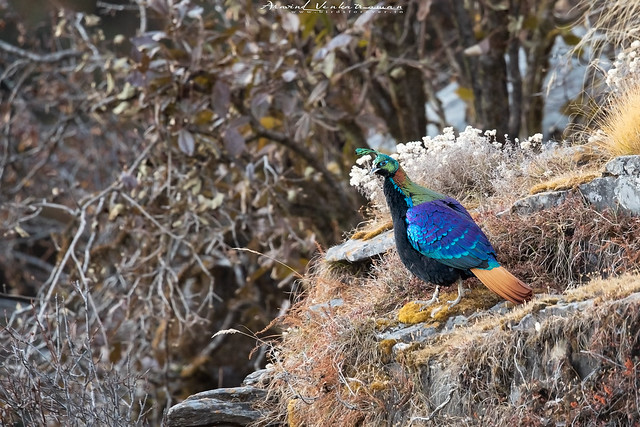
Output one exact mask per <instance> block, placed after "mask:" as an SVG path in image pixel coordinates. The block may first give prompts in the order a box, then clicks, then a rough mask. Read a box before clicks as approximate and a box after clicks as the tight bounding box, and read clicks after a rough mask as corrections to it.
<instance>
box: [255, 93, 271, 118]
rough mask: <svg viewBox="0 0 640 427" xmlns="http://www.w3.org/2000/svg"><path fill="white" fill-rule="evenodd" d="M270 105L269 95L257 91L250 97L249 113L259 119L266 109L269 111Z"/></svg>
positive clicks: (265, 112)
mask: <svg viewBox="0 0 640 427" xmlns="http://www.w3.org/2000/svg"><path fill="white" fill-rule="evenodd" d="M270 106H271V95H269V94H266V93H264V92H263V93H258V94H256V95H255V96H254V97H253V98H252V99H251V113H253V115H254V116H255V117H256V118H258V119H260V118H262V117H263V116H264V115H265V114H267V111H269V107H270Z"/></svg>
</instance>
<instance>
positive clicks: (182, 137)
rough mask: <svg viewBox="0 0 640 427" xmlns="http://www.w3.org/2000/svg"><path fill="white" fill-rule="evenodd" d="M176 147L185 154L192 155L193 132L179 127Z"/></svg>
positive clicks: (194, 148) (193, 150)
mask: <svg viewBox="0 0 640 427" xmlns="http://www.w3.org/2000/svg"><path fill="white" fill-rule="evenodd" d="M178 147H180V151H182V152H183V153H184V154H186V155H187V156H193V153H194V152H195V150H196V142H195V139H194V138H193V134H192V133H191V132H189V131H188V130H186V129H180V131H179V132H178Z"/></svg>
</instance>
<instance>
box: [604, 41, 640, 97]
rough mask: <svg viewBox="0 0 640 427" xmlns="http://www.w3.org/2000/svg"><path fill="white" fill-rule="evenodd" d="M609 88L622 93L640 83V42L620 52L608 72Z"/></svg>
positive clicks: (635, 42)
mask: <svg viewBox="0 0 640 427" xmlns="http://www.w3.org/2000/svg"><path fill="white" fill-rule="evenodd" d="M606 82H607V86H609V88H610V89H611V91H612V92H614V93H617V92H622V91H624V89H625V88H627V87H629V86H630V85H635V84H638V83H640V40H636V41H634V42H633V43H631V46H630V47H629V48H628V49H626V50H624V51H622V52H620V53H619V54H618V56H617V57H616V60H615V61H614V63H613V66H612V67H611V69H610V70H609V71H608V72H607V79H606Z"/></svg>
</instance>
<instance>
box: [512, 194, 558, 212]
mask: <svg viewBox="0 0 640 427" xmlns="http://www.w3.org/2000/svg"><path fill="white" fill-rule="evenodd" d="M568 194H569V190H563V191H545V192H544V193H538V194H533V195H531V196H527V197H525V198H522V199H520V200H516V202H515V203H514V204H513V206H512V207H511V212H513V213H517V214H521V215H527V214H531V213H534V212H537V211H541V210H543V209H549V208H553V207H555V206H558V205H560V204H561V203H562V202H564V201H565V200H566V198H567V195H568Z"/></svg>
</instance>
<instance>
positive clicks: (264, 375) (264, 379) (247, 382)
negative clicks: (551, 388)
mask: <svg viewBox="0 0 640 427" xmlns="http://www.w3.org/2000/svg"><path fill="white" fill-rule="evenodd" d="M272 373H273V367H271V368H269V365H267V367H266V368H264V369H258V370H257V371H255V372H252V373H250V374H249V375H247V376H246V377H245V379H244V381H242V385H243V386H254V385H256V384H268V383H269V381H270V380H271V374H272Z"/></svg>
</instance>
